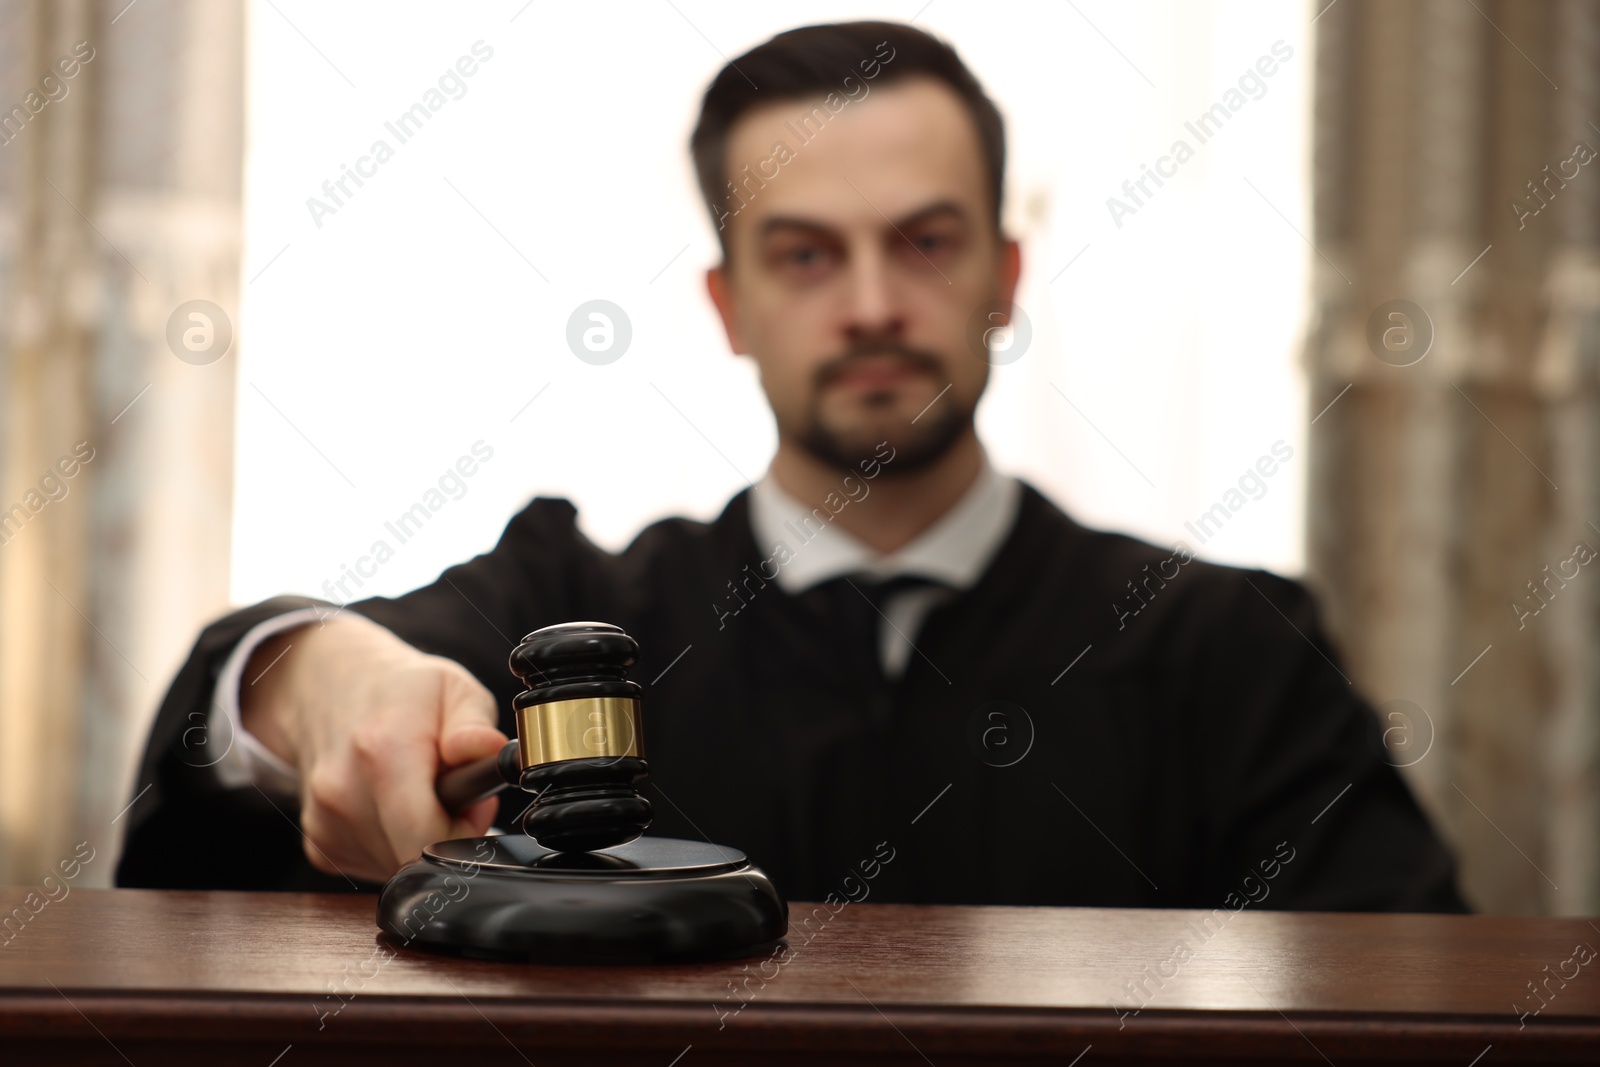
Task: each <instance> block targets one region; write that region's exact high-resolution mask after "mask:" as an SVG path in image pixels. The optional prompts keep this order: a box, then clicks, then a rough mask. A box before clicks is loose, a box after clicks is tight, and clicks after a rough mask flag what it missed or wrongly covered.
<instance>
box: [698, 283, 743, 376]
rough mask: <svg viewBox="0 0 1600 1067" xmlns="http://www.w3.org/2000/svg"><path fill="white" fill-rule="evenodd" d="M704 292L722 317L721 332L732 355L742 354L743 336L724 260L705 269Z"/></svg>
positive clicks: (731, 284)
mask: <svg viewBox="0 0 1600 1067" xmlns="http://www.w3.org/2000/svg"><path fill="white" fill-rule="evenodd" d="M706 292H707V293H709V294H710V295H711V302H712V303H713V304H715V305H716V308H717V314H718V315H719V316H721V318H722V329H723V332H724V333H726V334H727V335H728V347H729V348H731V349H733V353H734V355H742V354H743V353H744V352H745V351H746V349H745V346H744V337H743V335H741V334H740V332H739V315H738V311H737V309H736V308H735V307H734V296H733V282H732V280H731V279H730V278H729V277H728V265H727V262H726V261H724V262H722V263H719V264H717V265H716V266H715V267H711V268H708V269H707V270H706Z"/></svg>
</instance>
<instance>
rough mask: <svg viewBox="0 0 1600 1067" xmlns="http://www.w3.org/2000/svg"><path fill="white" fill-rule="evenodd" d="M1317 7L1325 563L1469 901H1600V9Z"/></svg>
mask: <svg viewBox="0 0 1600 1067" xmlns="http://www.w3.org/2000/svg"><path fill="white" fill-rule="evenodd" d="M1317 6H1318V7H1321V6H1322V5H1321V4H1318V5H1317ZM1316 29H1317V34H1318V37H1317V47H1316V64H1317V66H1316V72H1315V90H1314V92H1315V102H1314V115H1313V125H1314V130H1313V134H1312V140H1313V150H1312V156H1313V178H1312V184H1313V204H1314V208H1313V215H1314V218H1313V231H1312V234H1311V240H1312V243H1313V245H1314V247H1315V251H1314V254H1313V260H1314V264H1315V274H1314V282H1313V285H1314V300H1313V305H1314V312H1313V324H1312V326H1311V328H1310V330H1309V331H1308V335H1307V345H1306V350H1305V356H1306V360H1307V365H1308V369H1309V373H1310V379H1311V402H1310V414H1309V416H1308V417H1309V418H1311V419H1312V420H1313V422H1312V426H1311V447H1310V451H1311V458H1310V481H1309V489H1308V517H1307V528H1308V546H1307V565H1308V572H1309V575H1310V578H1311V580H1312V582H1313V584H1314V585H1315V586H1316V588H1317V589H1318V591H1319V593H1320V594H1321V597H1322V601H1323V604H1324V605H1325V608H1326V610H1327V612H1328V616H1329V621H1330V624H1331V626H1332V628H1333V631H1334V633H1335V634H1336V635H1337V638H1338V639H1339V641H1340V645H1341V648H1342V649H1343V651H1344V652H1345V653H1346V655H1347V656H1348V658H1349V660H1350V664H1351V673H1352V676H1353V677H1354V679H1355V681H1356V684H1358V685H1359V686H1361V687H1362V688H1363V689H1364V691H1365V692H1366V693H1367V694H1368V695H1369V696H1370V697H1372V698H1373V700H1374V701H1375V702H1376V703H1377V704H1378V705H1379V710H1380V714H1381V715H1382V716H1383V721H1384V726H1385V729H1386V741H1387V743H1388V744H1387V750H1388V754H1389V758H1390V759H1391V760H1392V761H1393V762H1395V763H1396V764H1398V765H1400V766H1402V767H1403V768H1404V773H1406V774H1407V775H1408V776H1409V778H1410V780H1411V781H1412V782H1413V784H1414V786H1415V787H1416V789H1417V790H1418V792H1419V793H1420V795H1421V796H1422V798H1423V801H1424V803H1425V805H1426V806H1427V807H1428V808H1429V809H1430V811H1431V813H1432V814H1433V815H1434V816H1435V818H1436V819H1437V821H1438V822H1439V824H1440V825H1441V828H1442V829H1443V831H1444V832H1445V833H1446V834H1447V835H1448V837H1449V838H1450V839H1451V840H1452V841H1453V842H1454V843H1455V845H1456V847H1457V849H1458V852H1459V855H1460V857H1461V861H1462V876H1463V884H1464V888H1465V890H1466V892H1467V893H1468V895H1469V897H1470V898H1471V900H1472V901H1473V902H1474V903H1475V904H1476V905H1477V906H1478V907H1480V908H1482V909H1484V910H1489V911H1494V912H1506V913H1559V914H1594V913H1595V912H1600V781H1597V764H1600V671H1597V661H1600V619H1597V610H1596V609H1597V606H1600V527H1597V525H1596V524H1597V523H1600V507H1597V504H1600V499H1597V497H1600V425H1597V414H1600V412H1597V410H1596V372H1597V365H1600V255H1597V251H1600V250H1597V247H1596V244H1597V238H1600V158H1596V156H1595V153H1596V151H1597V150H1600V126H1597V125H1596V123H1600V4H1596V3H1593V2H1592V0H1541V2H1538V3H1527V2H1521V0H1472V2H1461V0H1383V2H1381V3H1379V2H1372V0H1339V2H1337V3H1335V4H1333V5H1332V6H1331V7H1328V8H1326V9H1325V10H1324V11H1323V13H1322V14H1321V15H1320V17H1318V19H1317V22H1316Z"/></svg>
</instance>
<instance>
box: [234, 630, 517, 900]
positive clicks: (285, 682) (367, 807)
mask: <svg viewBox="0 0 1600 1067" xmlns="http://www.w3.org/2000/svg"><path fill="white" fill-rule="evenodd" d="M279 657H281V658H279ZM240 690H241V692H240V704H239V706H240V712H241V715H242V718H243V723H244V728H245V729H246V730H248V731H249V732H250V733H251V734H253V735H255V737H256V738H257V739H258V740H260V741H261V742H262V744H264V745H266V747H267V748H269V749H271V750H272V751H273V752H274V753H276V754H277V755H279V756H282V757H283V758H284V759H285V760H287V761H288V762H289V763H291V764H293V765H294V766H295V768H296V769H298V771H299V772H300V828H301V830H302V832H303V834H302V836H303V837H304V840H305V851H306V856H307V857H308V858H309V859H310V860H311V864H312V866H314V867H316V868H317V869H318V870H321V871H327V872H328V873H330V874H343V875H345V876H346V877H349V878H363V879H367V880H369V881H377V882H381V881H383V880H385V879H387V878H388V877H389V876H390V875H391V874H393V873H394V872H395V871H396V870H397V869H399V867H400V866H401V865H402V864H404V863H407V862H409V861H410V860H412V859H415V858H416V857H417V856H419V855H420V854H421V853H422V848H423V846H424V845H428V844H431V843H432V842H434V841H441V840H444V839H446V838H452V837H476V836H481V835H482V834H483V833H485V832H486V831H487V830H488V828H489V824H490V823H491V822H492V821H493V820H494V816H495V813H496V812H497V811H498V810H499V807H500V801H499V798H498V797H490V798H488V799H486V800H483V801H480V802H478V803H477V804H474V805H473V806H472V807H470V808H468V809H466V810H465V811H463V812H461V813H459V814H458V815H456V816H455V817H453V818H452V817H451V815H450V814H449V813H448V812H446V811H445V809H444V808H443V807H442V806H441V805H440V804H439V800H438V798H437V797H436V796H435V795H434V791H433V784H434V779H435V778H436V777H438V775H439V773H440V772H441V771H443V770H444V769H445V768H447V767H453V766H456V765H459V764H462V763H468V762H471V761H472V760H475V759H478V758H480V757H483V756H492V755H494V754H495V753H497V752H499V751H500V747H501V746H502V745H504V744H505V743H506V736H505V734H503V733H501V732H500V730H499V729H498V728H497V727H496V726H495V723H496V720H497V716H496V714H495V704H494V698H493V697H492V696H491V695H490V694H489V691H488V690H487V689H485V688H484V687H483V686H482V685H481V684H479V682H478V680H477V679H476V678H474V677H472V675H471V674H470V673H468V671H467V669H466V668H465V667H462V666H461V665H460V664H459V663H456V662H454V661H452V660H448V659H445V658H443V657H441V656H430V655H426V654H424V653H422V652H419V651H417V650H416V649H415V648H412V647H411V646H410V645H408V644H406V643H405V642H404V641H402V640H400V638H398V637H396V636H395V635H394V634H393V633H391V632H390V631H389V630H387V629H385V628H384V627H382V626H379V625H378V624H377V623H375V622H373V621H371V620H370V619H366V618H363V617H362V616H360V615H356V614H354V613H352V612H341V613H340V614H338V615H336V616H334V617H333V618H331V619H328V620H326V621H324V622H323V623H320V624H308V625H306V626H302V627H297V628H295V629H292V630H288V631H285V632H284V633H281V634H278V635H276V636H274V637H273V638H271V639H270V640H268V641H266V642H264V643H263V644H262V645H261V647H259V648H257V649H256V650H255V651H254V652H253V653H252V654H251V657H250V662H249V664H248V665H247V666H246V668H245V674H244V682H243V684H242V685H241V686H240Z"/></svg>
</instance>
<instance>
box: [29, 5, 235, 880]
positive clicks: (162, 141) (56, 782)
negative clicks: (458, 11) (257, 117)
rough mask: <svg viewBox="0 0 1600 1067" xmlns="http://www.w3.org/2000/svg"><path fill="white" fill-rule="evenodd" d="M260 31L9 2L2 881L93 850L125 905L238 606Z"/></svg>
mask: <svg viewBox="0 0 1600 1067" xmlns="http://www.w3.org/2000/svg"><path fill="white" fill-rule="evenodd" d="M243 32H244V31H243V11H242V5H241V4H239V3H234V2H202V0H191V2H182V0H138V2H137V3H134V4H129V3H128V0H109V2H107V3H95V2H90V0H48V2H47V0H0V309H3V315H0V390H3V395H0V449H3V451H0V884H16V885H29V884H38V883H39V881H40V879H41V878H42V877H43V876H44V875H45V874H48V873H50V872H51V871H52V869H53V868H55V867H56V866H57V864H58V862H59V861H61V860H63V859H66V858H69V857H72V856H73V855H74V849H75V846H76V845H77V843H79V842H87V843H88V844H89V846H90V847H91V848H92V849H93V850H94V856H95V859H94V860H93V861H91V862H90V863H88V864H86V865H85V866H84V872H83V874H82V875H81V876H80V883H79V884H100V885H105V884H109V880H110V876H111V870H112V866H113V863H114V861H115V854H116V851H117V845H118V840H119V835H120V832H121V828H122V825H123V822H122V821H120V820H121V814H122V812H123V810H124V809H125V807H126V805H127V803H128V801H129V799H130V797H131V796H132V795H133V792H134V790H135V788H136V786H135V784H134V783H133V780H132V778H133V773H134V771H133V767H134V761H135V759H136V755H137V752H138V750H139V748H140V747H141V746H142V743H143V740H144V733H145V730H146V728H147V726H148V723H149V720H150V716H151V715H152V714H153V713H154V710H155V705H156V702H157V701H158V700H159V698H160V695H161V693H162V691H163V690H164V689H165V687H166V684H167V682H168V680H169V679H170V677H171V674H172V672H173V671H174V669H175V668H176V666H177V664H178V663H179V662H180V660H181V657H182V654H183V653H184V651H185V650H186V649H187V647H188V645H189V643H190V642H191V641H192V640H193V637H194V633H195V631H196V628H197V627H198V626H199V625H200V624H201V623H202V622H203V621H204V620H205V619H206V618H208V617H210V616H213V615H215V614H216V613H218V612H219V611H221V610H222V609H223V608H224V607H225V606H226V603H227V589H228V558H229V537H230V529H229V514H230V508H231V499H232V463H233V459H232V452H233V397H234V370H233V367H234V358H233V357H234V355H235V354H236V348H237V335H236V334H237V322H236V317H237V316H236V314H235V311H234V309H235V308H236V307H237V303H238V291H239V270H240V268H239V263H240V248H239V245H240V232H241V231H240V192H241V188H240V175H241V171H242V138H243V73H242V69H243V44H244V39H243ZM196 316H198V317H196ZM78 855H79V856H80V857H81V855H83V853H78Z"/></svg>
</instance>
